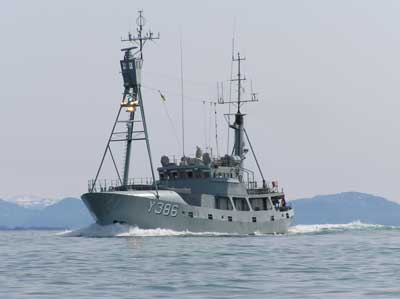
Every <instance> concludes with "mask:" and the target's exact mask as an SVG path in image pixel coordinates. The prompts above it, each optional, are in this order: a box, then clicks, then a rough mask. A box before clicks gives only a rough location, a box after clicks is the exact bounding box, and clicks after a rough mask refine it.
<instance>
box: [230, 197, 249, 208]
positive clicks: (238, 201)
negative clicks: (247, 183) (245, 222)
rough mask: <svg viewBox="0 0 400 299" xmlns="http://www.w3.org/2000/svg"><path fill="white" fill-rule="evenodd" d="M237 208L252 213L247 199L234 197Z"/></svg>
mask: <svg viewBox="0 0 400 299" xmlns="http://www.w3.org/2000/svg"><path fill="white" fill-rule="evenodd" d="M233 202H234V203H235V208H236V210H238V211H250V208H249V205H248V204H247V201H246V198H244V197H233Z"/></svg>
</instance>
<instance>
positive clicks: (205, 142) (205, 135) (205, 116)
mask: <svg viewBox="0 0 400 299" xmlns="http://www.w3.org/2000/svg"><path fill="white" fill-rule="evenodd" d="M203 124H204V150H206V149H207V112H206V101H204V100H203Z"/></svg>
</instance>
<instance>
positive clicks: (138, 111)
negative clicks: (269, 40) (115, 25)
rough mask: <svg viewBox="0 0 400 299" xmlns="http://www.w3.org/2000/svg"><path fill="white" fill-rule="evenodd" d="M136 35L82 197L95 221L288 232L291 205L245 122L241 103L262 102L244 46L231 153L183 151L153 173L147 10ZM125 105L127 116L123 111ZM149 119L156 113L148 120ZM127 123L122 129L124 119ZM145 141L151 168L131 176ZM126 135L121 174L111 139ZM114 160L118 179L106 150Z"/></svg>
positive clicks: (163, 160) (126, 54) (166, 159)
mask: <svg viewBox="0 0 400 299" xmlns="http://www.w3.org/2000/svg"><path fill="white" fill-rule="evenodd" d="M137 24H138V30H137V35H136V36H133V35H132V34H129V35H128V38H127V39H125V40H124V41H127V42H131V43H134V44H135V45H134V46H132V47H128V48H123V49H122V51H123V53H124V58H123V59H122V60H121V62H120V64H121V72H122V77H123V81H124V92H123V98H122V101H121V104H120V108H119V111H118V114H117V117H116V120H115V123H114V125H113V128H112V132H111V134H110V138H109V140H108V143H107V146H106V149H105V151H104V155H103V157H102V160H101V163H100V167H99V169H98V171H97V174H96V177H95V179H94V180H92V181H90V182H89V192H88V193H86V194H83V195H82V199H83V201H84V202H85V204H86V206H87V207H88V209H89V211H90V212H91V214H92V215H93V217H94V219H95V220H96V222H97V223H99V224H102V225H108V224H113V223H122V224H130V225H134V226H138V227H140V228H143V229H147V228H165V229H173V230H178V231H192V232H223V233H239V234H249V233H255V232H260V233H285V232H287V230H288V227H289V225H290V224H291V222H292V218H293V215H294V213H293V210H292V209H291V207H290V206H288V205H287V204H286V201H285V195H284V193H283V190H279V188H278V184H277V182H272V183H271V184H268V183H267V182H266V180H265V179H264V175H263V173H262V170H261V167H260V165H259V163H258V160H257V157H256V155H255V152H254V149H253V147H252V145H251V142H250V139H249V136H248V134H247V132H246V130H245V127H244V119H245V115H244V114H243V113H242V112H241V107H242V105H243V104H244V103H246V102H256V101H257V98H256V95H255V94H253V93H252V95H251V98H250V99H248V100H245V99H243V98H242V94H241V90H242V88H241V84H242V81H243V80H245V78H244V77H243V76H242V74H241V61H243V60H244V58H243V57H241V56H240V54H239V53H238V54H237V57H233V61H234V62H236V63H237V67H238V73H237V78H235V79H233V81H235V82H236V83H237V86H238V89H237V99H236V100H235V101H224V100H223V99H219V101H218V102H219V103H220V104H225V103H228V104H230V105H234V106H235V107H236V108H237V111H236V113H235V114H234V115H233V118H234V121H233V123H229V127H230V128H231V129H232V130H233V131H234V144H233V149H232V152H231V153H230V154H226V155H224V156H222V157H213V156H212V155H211V154H210V153H209V152H203V151H202V150H201V149H200V148H197V149H196V152H195V155H194V157H188V156H186V155H183V157H181V159H179V160H177V159H175V158H169V157H167V156H162V157H161V166H160V167H159V168H158V169H157V170H158V175H159V180H156V179H155V172H154V169H153V163H152V156H151V147H150V141H149V134H148V130H147V125H146V116H145V112H144V105H143V97H142V94H141V79H140V78H141V75H140V74H141V70H142V65H143V46H144V44H145V42H146V41H148V40H153V39H158V38H159V35H158V36H157V37H155V36H154V35H153V33H151V32H149V33H147V34H143V26H144V18H143V15H142V12H141V11H140V12H139V18H138V21H137ZM124 110H126V112H127V114H128V117H127V118H126V119H122V115H121V114H122V113H123V112H124ZM150 121H151V120H150ZM121 124H122V126H123V128H124V129H123V130H122V131H120V130H119V129H118V126H119V125H121ZM134 141H145V143H146V148H147V152H148V158H149V163H150V168H151V178H150V179H148V180H139V181H138V180H136V181H135V180H130V179H129V167H130V158H131V155H132V150H131V146H132V142H134ZM246 141H247V144H248V145H249V147H250V150H251V153H252V154H253V157H254V159H255V162H256V165H257V168H258V171H259V173H260V175H261V178H262V182H261V183H260V184H257V182H256V180H255V175H254V172H253V171H251V170H249V169H246V168H245V167H244V160H245V157H246V154H247V152H248V150H247V149H246V148H245V143H246ZM113 142H124V144H125V146H126V147H125V159H124V169H123V174H122V175H121V174H120V172H119V171H118V167H117V165H116V162H115V157H114V155H113V153H112V150H111V146H110V145H111V143H113ZM107 154H109V155H110V157H111V160H112V162H113V164H114V166H115V170H116V173H117V180H114V181H109V182H106V181H103V180H101V181H100V180H99V174H100V171H101V168H102V165H103V162H104V159H105V157H106V155H107Z"/></svg>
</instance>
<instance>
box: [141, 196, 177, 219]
mask: <svg viewBox="0 0 400 299" xmlns="http://www.w3.org/2000/svg"><path fill="white" fill-rule="evenodd" d="M178 209H179V206H178V205H176V204H170V203H168V202H167V203H164V202H162V201H155V200H150V201H149V209H148V210H147V212H149V213H151V212H153V213H155V214H158V215H161V214H162V215H164V216H171V217H176V215H178Z"/></svg>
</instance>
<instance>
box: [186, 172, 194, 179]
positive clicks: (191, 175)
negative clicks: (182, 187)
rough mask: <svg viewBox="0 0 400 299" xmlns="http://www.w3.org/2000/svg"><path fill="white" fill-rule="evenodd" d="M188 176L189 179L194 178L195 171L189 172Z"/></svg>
mask: <svg viewBox="0 0 400 299" xmlns="http://www.w3.org/2000/svg"><path fill="white" fill-rule="evenodd" d="M187 176H188V178H189V179H191V178H193V171H188V172H187Z"/></svg>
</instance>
